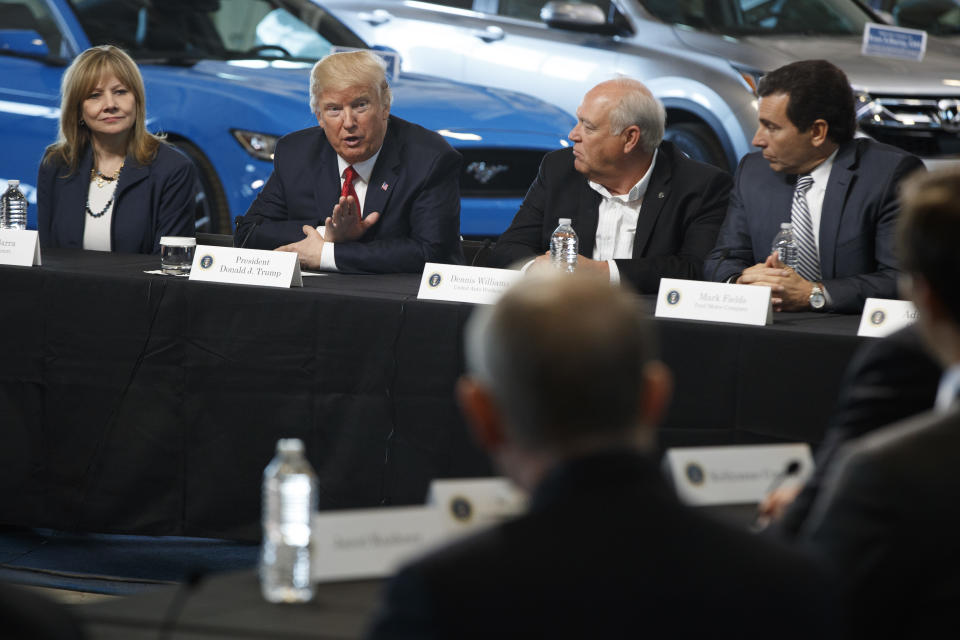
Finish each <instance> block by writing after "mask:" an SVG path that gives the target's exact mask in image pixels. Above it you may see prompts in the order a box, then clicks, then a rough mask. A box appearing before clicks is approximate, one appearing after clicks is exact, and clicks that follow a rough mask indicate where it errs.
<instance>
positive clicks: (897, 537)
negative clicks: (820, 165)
mask: <svg viewBox="0 0 960 640" xmlns="http://www.w3.org/2000/svg"><path fill="white" fill-rule="evenodd" d="M903 203H904V210H903V217H902V220H901V229H900V256H901V260H902V264H903V269H904V273H905V278H904V285H905V286H904V289H905V291H907V292H909V295H910V298H911V299H912V300H913V302H914V304H916V306H917V311H918V314H917V324H918V326H919V329H920V332H921V335H922V336H923V339H924V342H925V343H926V345H927V347H928V348H929V349H930V350H931V352H932V353H933V354H934V355H935V356H936V357H937V359H938V360H940V362H941V363H943V365H944V367H945V368H946V369H945V371H944V374H943V376H942V377H941V379H940V385H939V388H938V391H937V398H936V403H935V406H934V409H933V410H931V411H929V412H927V413H924V414H921V415H919V416H916V417H913V418H909V419H907V420H904V421H901V422H897V423H894V424H893V425H890V426H888V427H885V428H883V429H880V430H878V431H874V432H871V433H869V434H867V435H866V436H863V437H862V438H859V439H856V440H853V441H851V442H849V443H848V444H847V445H845V446H844V448H843V449H841V450H840V451H839V452H838V454H837V460H836V463H835V464H834V465H833V468H832V470H831V471H830V473H829V474H828V476H827V478H826V479H825V480H824V488H823V489H822V490H821V493H820V497H819V499H818V500H817V502H816V503H815V504H814V506H813V508H812V510H811V514H810V517H809V518H808V520H807V522H806V524H805V526H804V528H803V529H802V530H801V533H800V539H801V541H803V542H804V543H805V544H806V545H808V547H809V548H811V549H813V550H815V551H817V552H819V553H821V554H822V555H823V556H824V557H825V558H827V559H829V560H830V561H831V562H832V563H833V564H834V565H835V566H836V567H837V569H838V570H839V571H840V575H841V576H842V577H843V581H842V586H843V587H844V588H845V590H846V592H847V593H848V594H849V602H850V611H851V621H852V623H853V624H852V629H853V630H854V631H855V632H856V637H861V638H871V639H874V638H898V639H899V638H934V637H942V636H943V635H944V630H945V629H950V628H954V627H955V625H956V614H957V611H958V610H960V540H958V536H957V533H958V530H960V507H958V506H957V505H958V504H960V473H958V465H957V460H958V459H960V287H958V286H957V283H958V282H960V251H957V245H958V243H960V169H958V168H957V167H953V168H951V169H949V170H941V171H937V172H933V173H930V174H920V175H917V176H915V177H913V178H911V179H910V180H908V181H907V182H906V183H905V185H904V189H903ZM947 635H949V632H947Z"/></svg>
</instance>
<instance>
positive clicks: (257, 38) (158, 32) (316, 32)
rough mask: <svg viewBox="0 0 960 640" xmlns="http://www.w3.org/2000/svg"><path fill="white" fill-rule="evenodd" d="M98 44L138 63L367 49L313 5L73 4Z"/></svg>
mask: <svg viewBox="0 0 960 640" xmlns="http://www.w3.org/2000/svg"><path fill="white" fill-rule="evenodd" d="M72 4H73V8H74V10H75V11H76V14H77V18H79V20H80V22H81V23H82V24H83V27H84V29H85V30H86V32H87V34H88V35H89V36H90V41H91V43H92V44H94V45H98V44H114V45H117V46H119V47H123V48H124V49H126V50H127V51H128V52H130V54H131V55H132V56H133V57H134V58H137V59H138V60H141V61H144V60H153V59H158V60H167V61H170V60H184V61H191V60H198V59H201V58H214V59H223V60H226V59H236V58H251V57H252V58H261V57H262V58H270V59H300V60H316V59H317V58H321V57H323V56H325V55H326V54H328V53H329V52H330V49H331V47H332V46H335V45H339V46H345V47H365V45H364V43H363V41H362V40H360V39H359V38H358V37H357V36H356V35H354V33H353V32H352V31H350V30H349V29H347V28H346V27H345V26H344V25H343V24H341V23H340V22H339V21H337V20H336V19H335V18H333V17H332V16H331V15H330V14H328V13H327V12H326V11H324V10H323V9H321V8H320V7H318V6H316V5H315V4H312V3H311V2H309V1H308V0H299V1H297V0H73V1H72Z"/></svg>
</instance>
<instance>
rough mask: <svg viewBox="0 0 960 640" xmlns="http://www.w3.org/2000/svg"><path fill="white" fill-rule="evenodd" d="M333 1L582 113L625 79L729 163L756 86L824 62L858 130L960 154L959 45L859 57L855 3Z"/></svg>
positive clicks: (737, 153)
mask: <svg viewBox="0 0 960 640" xmlns="http://www.w3.org/2000/svg"><path fill="white" fill-rule="evenodd" d="M594 1H595V2H597V4H587V3H569V2H549V3H547V4H543V3H544V0H431V1H429V2H418V1H416V0H326V2H325V4H326V6H327V7H328V8H329V9H330V11H332V12H333V13H334V14H336V15H337V16H338V17H339V18H340V19H341V20H343V21H344V22H346V23H347V24H348V25H349V26H350V27H351V28H352V29H353V30H355V31H356V32H357V33H359V34H360V35H361V36H363V37H364V38H365V39H366V40H368V41H370V42H374V43H376V44H379V45H384V46H387V47H390V48H393V49H396V50H397V51H398V52H399V53H400V55H401V59H402V67H403V68H404V69H407V70H410V71H420V72H425V73H430V74H435V75H440V76H444V77H447V78H451V79H457V80H463V81H466V82H475V83H482V84H487V85H492V86H497V87H504V88H508V89H513V90H516V91H522V92H525V93H532V94H534V95H536V96H538V97H540V98H542V99H544V100H546V101H547V102H552V103H554V104H556V105H559V106H560V107H562V108H563V109H566V110H567V111H569V112H571V113H573V112H575V110H576V108H577V106H578V105H579V103H580V99H581V98H582V97H583V94H584V93H585V92H586V91H587V90H588V89H589V88H590V87H591V86H593V85H594V84H596V83H598V82H600V81H602V80H605V79H607V78H610V77H612V76H613V75H615V74H624V75H628V76H632V77H635V78H638V79H641V80H643V81H644V82H645V83H646V84H647V86H649V87H650V89H651V90H652V91H653V92H654V94H656V95H657V96H658V97H659V98H660V99H661V100H662V101H663V102H664V104H665V105H666V107H667V112H668V128H667V138H668V139H672V140H673V141H674V142H675V143H677V144H678V145H679V146H680V147H681V148H682V149H683V150H685V151H686V152H687V153H688V154H689V155H691V156H692V157H694V158H697V159H700V160H704V161H707V162H712V163H714V164H717V165H719V166H724V167H728V168H732V167H734V166H736V163H737V161H738V160H739V158H740V157H741V156H742V155H744V154H745V153H747V152H748V151H750V150H751V146H750V141H751V139H752V137H753V133H754V130H755V128H756V99H755V96H754V93H753V90H754V87H755V85H756V81H757V80H758V78H759V77H760V75H762V74H763V73H764V72H766V71H770V70H772V69H775V68H777V67H779V66H781V65H784V64H787V63H789V62H793V61H795V60H802V59H807V58H826V59H828V60H830V61H832V62H834V63H835V64H837V65H838V66H840V67H841V68H843V69H844V71H846V73H847V75H848V76H849V78H850V82H851V84H852V85H853V87H854V90H855V91H856V92H857V96H858V114H859V118H860V131H861V134H862V135H868V136H871V137H873V138H876V139H878V140H881V141H883V142H887V143H890V144H893V145H896V146H898V147H902V148H904V149H908V150H909V151H912V152H913V153H916V154H917V155H919V156H921V157H923V158H924V159H925V160H927V163H928V165H929V164H936V163H937V162H939V161H946V160H953V161H960V49H958V48H956V47H955V46H954V45H952V44H949V43H947V42H943V41H938V40H937V39H936V38H931V39H930V41H929V42H928V45H927V52H926V56H925V57H924V59H923V60H922V61H920V62H914V61H905V60H897V59H889V58H879V57H867V56H864V55H861V53H860V47H861V41H862V36H863V30H864V25H865V24H866V23H868V22H882V20H880V18H878V17H877V16H875V15H873V14H872V13H870V11H869V10H868V9H866V8H864V7H863V6H862V5H860V4H859V3H857V2H855V1H854V0H594Z"/></svg>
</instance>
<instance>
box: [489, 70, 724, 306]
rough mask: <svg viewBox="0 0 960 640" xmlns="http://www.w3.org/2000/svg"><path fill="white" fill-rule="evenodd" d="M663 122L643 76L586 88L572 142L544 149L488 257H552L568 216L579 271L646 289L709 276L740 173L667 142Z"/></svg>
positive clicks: (512, 260) (503, 262)
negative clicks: (707, 261) (553, 238)
mask: <svg viewBox="0 0 960 640" xmlns="http://www.w3.org/2000/svg"><path fill="white" fill-rule="evenodd" d="M665 122H666V112H665V111H664V108H663V105H662V104H661V103H660V101H659V100H657V99H656V98H655V97H654V96H653V95H652V94H651V93H650V91H649V90H648V89H647V88H646V87H645V86H644V85H643V84H641V83H640V82H637V81H636V80H632V79H629V78H617V79H615V80H608V81H607V82H602V83H600V84H598V85H597V86H596V87H594V88H593V89H591V90H590V91H588V92H587V95H586V96H584V98H583V103H582V104H581V105H580V107H579V108H578V109H577V125H576V126H575V127H574V128H573V130H572V131H571V132H570V135H569V137H570V140H572V141H573V148H572V149H562V150H560V151H554V152H551V153H548V154H547V155H546V156H545V157H544V159H543V162H542V163H541V165H540V172H539V174H538V175H537V179H536V180H535V181H534V183H533V184H532V185H531V186H530V190H529V191H528V192H527V195H526V197H525V198H524V200H523V204H521V206H520V210H519V211H518V212H517V215H516V216H515V217H514V219H513V222H512V223H511V224H510V227H509V228H508V229H507V230H506V231H505V232H504V233H503V234H502V235H501V236H500V239H499V240H498V241H497V245H496V247H495V249H494V251H493V254H492V255H491V257H490V260H489V264H490V265H491V266H497V267H509V266H512V265H514V264H516V263H518V261H526V262H527V263H529V262H530V261H532V260H534V259H536V260H537V261H546V260H549V257H548V256H547V255H546V254H545V252H547V251H548V250H549V248H550V235H551V234H552V233H553V230H554V229H555V228H556V227H557V225H558V224H559V219H560V218H570V219H571V220H572V224H573V228H574V230H575V231H576V232H577V235H578V236H579V237H580V254H581V255H580V256H579V257H578V258H577V269H579V270H581V271H596V272H597V273H599V274H602V275H608V276H609V278H610V280H611V282H618V281H620V280H621V279H624V280H627V281H629V282H631V283H632V284H633V285H634V286H635V287H636V288H637V289H639V290H640V291H641V292H643V293H656V292H657V290H658V288H659V287H660V278H662V277H667V278H687V279H700V278H702V277H703V260H704V257H705V256H706V255H707V253H708V252H709V251H710V250H711V249H712V248H713V245H714V243H715V242H716V239H717V234H718V233H719V231H720V225H721V224H722V223H723V218H724V216H725V215H726V210H727V198H728V195H729V193H730V189H731V187H732V185H733V181H732V178H731V177H730V175H729V174H727V173H726V172H724V171H721V170H720V169H717V168H716V167H712V166H710V165H706V164H703V163H700V162H695V161H693V160H691V159H689V158H687V157H686V156H685V155H684V154H683V153H682V152H681V151H680V150H679V149H677V148H676V147H675V146H674V145H673V144H672V143H670V142H663V141H662V140H663V132H664V126H665ZM538 256H539V257H538Z"/></svg>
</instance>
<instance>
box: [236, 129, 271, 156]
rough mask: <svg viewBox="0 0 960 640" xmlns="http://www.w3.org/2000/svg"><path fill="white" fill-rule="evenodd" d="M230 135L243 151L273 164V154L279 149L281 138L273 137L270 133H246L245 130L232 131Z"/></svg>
mask: <svg viewBox="0 0 960 640" xmlns="http://www.w3.org/2000/svg"><path fill="white" fill-rule="evenodd" d="M230 133H232V134H233V137H234V138H236V139H237V142H239V143H240V146H242V147H243V150H244V151H246V152H247V153H249V154H250V155H252V156H253V157H254V158H257V159H258V160H266V161H267V162H273V152H274V150H275V149H276V148H277V140H279V139H280V137H279V136H272V135H270V134H269V133H258V132H256V131H244V130H243V129H230Z"/></svg>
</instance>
